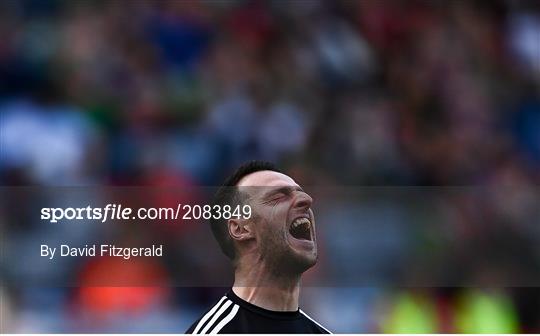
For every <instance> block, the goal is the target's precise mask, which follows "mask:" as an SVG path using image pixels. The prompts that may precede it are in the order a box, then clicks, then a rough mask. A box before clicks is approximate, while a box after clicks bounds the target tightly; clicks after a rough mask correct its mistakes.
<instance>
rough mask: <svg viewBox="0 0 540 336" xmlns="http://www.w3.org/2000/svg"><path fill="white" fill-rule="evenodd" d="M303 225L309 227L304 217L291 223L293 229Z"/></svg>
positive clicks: (309, 224) (307, 220)
mask: <svg viewBox="0 0 540 336" xmlns="http://www.w3.org/2000/svg"><path fill="white" fill-rule="evenodd" d="M303 224H306V225H307V226H308V228H309V227H311V222H310V221H309V219H307V218H305V217H302V218H297V219H295V220H294V222H293V223H292V226H293V228H296V227H298V226H300V225H303Z"/></svg>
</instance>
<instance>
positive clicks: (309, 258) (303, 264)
mask: <svg viewBox="0 0 540 336" xmlns="http://www.w3.org/2000/svg"><path fill="white" fill-rule="evenodd" d="M291 252H292V253H291V254H292V256H290V257H289V258H287V262H286V263H287V266H286V268H287V269H289V270H291V271H292V272H294V273H304V272H305V271H307V270H308V269H310V268H311V267H313V266H315V264H317V251H313V252H302V253H299V252H298V251H291Z"/></svg>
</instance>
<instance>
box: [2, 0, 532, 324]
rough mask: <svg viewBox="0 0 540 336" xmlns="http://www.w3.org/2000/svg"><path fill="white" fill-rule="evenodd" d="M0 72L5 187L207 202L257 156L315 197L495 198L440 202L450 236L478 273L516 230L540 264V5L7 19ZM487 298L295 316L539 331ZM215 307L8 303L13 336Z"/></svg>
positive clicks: (125, 6)
mask: <svg viewBox="0 0 540 336" xmlns="http://www.w3.org/2000/svg"><path fill="white" fill-rule="evenodd" d="M0 74H1V75H0V143H1V152H0V172H1V176H2V185H3V186H6V185H10V186H28V185H37V186H95V185H109V186H172V187H178V188H181V187H188V186H213V185H219V183H220V181H221V180H222V179H223V178H224V177H225V176H226V175H227V174H228V173H229V172H230V171H231V170H232V169H234V168H235V167H236V166H237V165H239V164H240V163H242V162H244V161H246V160H251V159H264V160H269V161H273V162H276V163H277V164H278V165H279V166H280V167H281V168H283V169H284V170H285V171H286V172H288V173H290V174H291V175H292V176H294V177H295V178H296V179H297V180H298V181H300V183H301V184H303V185H308V186H309V185H311V186H335V185H341V186H431V187H436V186H456V187H460V186H483V187H486V188H488V190H492V189H490V188H495V189H496V188H499V187H504V188H509V189H505V190H504V192H502V191H499V192H496V193H493V194H488V195H486V194H485V193H480V194H474V193H469V194H467V193H462V194H460V195H461V196H460V197H456V196H455V195H448V197H447V199H445V200H446V201H447V208H448V209H447V213H448V215H447V218H446V220H447V223H445V224H444V232H443V233H441V235H450V236H453V237H457V238H456V239H457V240H459V241H462V242H463V244H462V248H463V250H462V251H459V253H460V255H461V256H462V257H463V258H465V259H467V258H468V257H470V259H474V257H473V255H474V254H475V253H476V252H478V253H479V254H481V253H482V247H483V246H484V245H489V247H485V249H487V250H488V252H486V253H490V252H493V251H494V250H497V249H498V247H499V245H498V244H503V243H504V240H505V238H508V237H507V236H505V234H501V232H507V230H510V231H511V232H512V233H514V234H515V235H516V236H518V237H519V238H516V241H524V240H527V241H529V242H531V243H530V245H531V246H536V249H533V250H532V251H529V250H527V252H523V251H521V252H522V253H524V254H525V258H530V259H532V261H530V262H527V265H538V262H539V260H540V250H538V247H537V246H540V245H539V244H537V243H538V242H540V225H538V224H540V223H539V218H540V216H538V215H539V213H538V209H537V204H538V190H535V185H537V184H538V183H539V182H540V169H539V168H540V95H539V91H538V89H539V87H538V85H539V84H540V4H538V3H537V2H536V1H533V0H531V1H519V0H518V1H510V0H507V1H505V0H497V1H489V2H483V1H448V2H446V1H400V0H394V1H389V0H388V1H386V0H383V1H352V0H351V1H348V0H341V1H322V0H291V1H280V0H274V1H272V0H269V1H262V0H261V1H257V0H253V1H248V0H238V1H210V0H201V1H191V0H186V1H182V0H177V1H157V0H156V1H153V0H134V1H120V0H118V1H114V0H111V1H105V0H94V1H70V0H55V1H40V0H19V1H16V0H13V1H4V2H2V3H0ZM463 195H465V196H463ZM354 216H355V215H354V212H353V211H351V212H350V213H349V214H347V213H344V214H343V218H349V219H350V221H349V222H348V223H350V224H351V225H354V220H353V219H352V217H354ZM367 217H369V216H367ZM2 219H3V220H2V221H1V222H0V230H2V232H4V233H5V234H6V237H10V239H11V237H12V236H10V235H9V232H12V231H14V230H15V231H16V229H15V228H14V224H13V223H6V220H5V217H4V218H2ZM381 221H382V222H385V219H381ZM367 224H369V223H367ZM366 226H367V225H366V223H364V225H363V227H364V228H365V227H366ZM34 228H35V227H34ZM390 231H392V230H391V229H389V231H377V233H378V235H379V236H380V235H381V234H383V235H386V234H391V233H390ZM392 232H394V234H396V231H395V230H394V231H392ZM25 234H28V233H25ZM18 237H19V238H20V239H24V238H21V237H24V234H23V235H20V234H19V235H18ZM486 237H488V238H486ZM489 237H492V238H493V239H490V238H489ZM356 238H357V240H356V241H355V242H354V244H353V245H354V246H356V245H358V246H369V241H368V240H367V239H365V238H363V237H362V232H358V236H357V237H356ZM390 240H391V239H390ZM390 240H388V241H390ZM486 241H489V242H490V244H481V243H479V242H486ZM501 242H502V243H501ZM389 244H390V243H389ZM353 245H346V244H344V243H343V242H341V241H335V242H333V243H332V242H330V243H329V244H328V245H327V246H326V248H327V249H328V248H331V247H334V248H335V249H340V248H341V249H343V251H348V252H350V251H352V249H349V250H347V249H346V247H347V246H353ZM390 245H391V244H390ZM216 248H217V246H216ZM516 249H517V250H519V248H516ZM364 250H365V253H369V251H367V249H364ZM381 253H383V254H384V252H381ZM519 256H520V258H521V256H522V255H519ZM378 259H380V258H372V257H364V258H362V259H361V260H362V261H363V262H364V263H366V264H363V266H362V267H365V268H367V267H368V266H369V263H370V262H371V263H375V262H376V261H377V260H378ZM478 259H482V258H478ZM460 260H462V259H460ZM168 262H170V263H171V265H172V266H174V265H175V263H178V262H179V260H170V261H168ZM472 264H473V265H476V266H478V267H479V268H480V270H476V271H477V273H478V274H479V275H478V276H479V277H484V278H485V277H489V276H490V275H489V274H490V268H489V267H490V265H489V264H486V263H482V264H481V265H479V264H474V263H472ZM171 265H169V267H171ZM366 265H368V266H366ZM0 266H1V265H0ZM324 266H325V264H324V263H323V265H322V267H324ZM144 267H146V266H144ZM440 267H444V266H441V265H439V268H440ZM469 267H471V268H473V269H474V266H469ZM413 269H414V267H411V272H412V270H413ZM1 270H2V268H1V267H0V271H1ZM318 272H322V273H324V269H320V270H318ZM57 275H58V276H61V273H59V274H57ZM0 276H1V273H0ZM408 276H410V277H411V278H414V275H408ZM506 276H508V275H506ZM0 281H2V279H1V278H0ZM493 283H494V284H495V286H494V288H478V287H473V288H423V289H418V288H410V289H399V290H398V289H392V288H379V287H373V286H370V287H339V288H338V287H335V288H332V287H326V288H315V287H312V288H306V290H305V293H304V294H303V304H304V305H305V308H303V309H304V310H306V311H311V312H313V313H312V315H314V316H315V317H317V319H318V320H320V321H321V322H323V323H324V324H325V325H327V326H328V327H329V329H331V330H334V331H336V332H389V333H392V332H408V333H415V332H485V331H487V332H505V333H513V332H531V331H534V332H540V291H539V290H538V289H536V288H535V287H531V286H530V284H528V285H529V287H518V286H516V287H514V288H506V287H501V286H500V285H501V282H499V283H498V285H499V286H496V285H497V281H494V282H493ZM502 283H503V284H504V283H505V282H504V281H502ZM384 285H385V284H381V287H382V286H384ZM222 290H223V289H215V290H211V289H208V288H206V289H187V288H170V289H165V288H161V289H159V288H116V289H114V288H107V287H102V288H94V289H92V288H87V289H84V288H80V289H73V288H69V289H62V288H55V289H50V288H49V289H39V288H6V287H1V289H0V298H1V300H0V312H2V313H1V314H2V315H3V316H2V324H1V325H0V331H5V330H7V331H15V332H40V331H48V332H58V331H73V330H75V331H79V330H82V331H120V332H131V331H138V332H144V331H152V332H182V331H184V329H185V328H187V326H188V325H189V324H190V323H191V322H192V321H193V320H194V318H196V317H197V316H198V314H200V312H201V311H202V310H204V309H205V308H206V307H207V306H208V304H209V303H210V302H211V301H212V300H213V299H214V298H216V297H218V296H219V295H220V294H221V292H222ZM75 312H76V313H75ZM338 316H339V317H340V318H339V321H341V322H340V323H337V322H336V321H338V318H337V317H338ZM344 317H346V321H348V322H342V321H343V320H344ZM133 319H136V321H138V322H137V323H134V322H132V321H133ZM96 321H97V322H96Z"/></svg>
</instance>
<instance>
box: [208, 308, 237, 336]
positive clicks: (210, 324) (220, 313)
mask: <svg viewBox="0 0 540 336" xmlns="http://www.w3.org/2000/svg"><path fill="white" fill-rule="evenodd" d="M231 304H232V301H231V300H227V302H225V303H224V304H223V306H222V307H221V308H219V310H218V312H217V313H216V314H215V315H214V316H213V317H212V319H211V320H210V322H208V324H207V325H206V326H204V329H203V330H202V331H201V334H206V332H207V331H208V329H210V327H211V326H212V325H214V323H216V321H217V319H218V318H219V317H221V315H223V313H224V312H225V310H227V308H229V306H230V305H231Z"/></svg>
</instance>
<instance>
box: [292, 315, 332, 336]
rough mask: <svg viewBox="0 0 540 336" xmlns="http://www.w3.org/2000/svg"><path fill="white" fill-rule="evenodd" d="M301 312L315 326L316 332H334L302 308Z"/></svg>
mask: <svg viewBox="0 0 540 336" xmlns="http://www.w3.org/2000/svg"><path fill="white" fill-rule="evenodd" d="M300 314H302V316H303V317H304V318H305V319H306V320H307V321H308V323H310V324H311V325H312V326H313V329H314V330H315V333H318V334H332V332H331V331H330V330H328V329H326V328H325V327H323V326H322V324H320V323H319V322H317V321H315V320H314V319H313V318H312V317H311V316H309V315H308V314H306V313H305V312H304V311H303V310H302V309H300Z"/></svg>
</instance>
